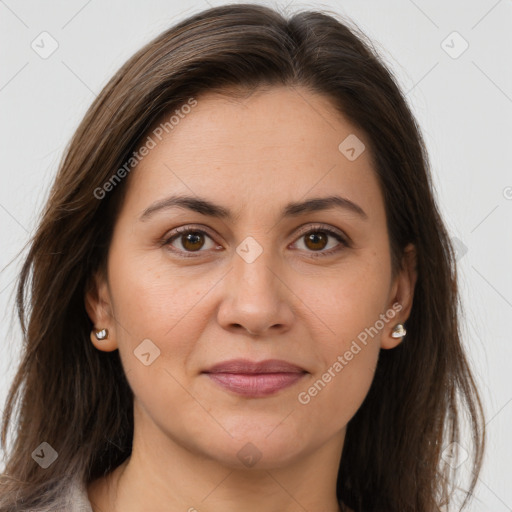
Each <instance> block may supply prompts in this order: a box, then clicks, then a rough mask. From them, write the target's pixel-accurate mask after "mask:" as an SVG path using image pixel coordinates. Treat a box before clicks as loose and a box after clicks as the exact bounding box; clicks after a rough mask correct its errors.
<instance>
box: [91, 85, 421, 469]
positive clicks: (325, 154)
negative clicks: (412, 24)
mask: <svg viewBox="0 0 512 512" xmlns="http://www.w3.org/2000/svg"><path fill="white" fill-rule="evenodd" d="M187 111H188V110H187ZM169 117H170V116H169ZM160 131H162V130H160ZM158 133H160V132H158ZM160 137H161V139H162V140H161V141H160V140H158V138H157V137H155V136H153V139H154V141H155V142H156V145H155V147H153V148H152V149H150V150H149V152H148V154H147V155H146V156H144V157H143V159H142V161H141V162H140V163H139V165H138V166H137V168H136V169H135V170H133V171H132V173H131V174H130V176H129V181H128V183H127V184H126V185H128V190H127V195H126V198H125V202H124V203H123V206H122V209H121V211H120V214H119V217H118V219H117V221H116V225H115V229H114V234H113V239H112V242H111V246H110V251H109V259H108V278H107V280H106V281H102V280H101V278H99V279H98V280H97V281H96V283H97V285H98V288H97V292H98V294H99V295H98V296H97V297H96V296H92V295H90V296H88V305H87V308H88V312H89V315H90V316H91V319H92V320H93V322H94V323H95V326H96V328H103V327H106V328H108V329H109V339H108V340H105V341H94V343H95V344H96V346H97V347H98V348H99V349H100V350H106V351H109V350H115V349H116V348H118V349H119V353H120V357H121V359H122V363H123V367H124V370H125V372H126V375H127V379H128V381H129V383H130V386H131V388H132V389H133V392H134V395H135V403H134V406H135V425H136V426H135V429H136V431H135V440H136V439H137V437H138V438H139V440H142V439H143V442H144V443H145V449H146V450H150V451H151V450H152V452H153V454H154V456H155V457H156V456H159V455H160V454H162V453H164V452H165V450H167V449H169V450H174V451H175V450H177V449H180V450H181V449H183V448H184V449H185V450H187V452H189V453H193V454H195V455H199V456H200V457H202V458H205V457H206V458H207V459H210V460H216V461H219V462H221V463H222V464H224V465H226V466H230V467H239V468H240V467H243V465H246V466H248V467H249V466H252V465H255V464H257V465H258V466H259V467H260V468H272V467H279V466H283V465H285V464H288V463H290V462H292V461H297V460H299V459H300V458H304V457H306V456H308V455H309V454H312V453H314V452H315V451H317V450H321V449H323V448H325V447H327V446H329V445H330V446H331V447H335V448H336V450H340V449H341V447H342V445H343V440H344V433H345V427H346V425H347V422H348V421H349V420H350V419H351V418H352V417H353V416H354V414H355V413H356V411H357V409H358V408H359V407H360V405H361V404H362V402H363V400H364V398H365V396H366V394H367V392H368V390H369V387H370V384H371V382H372V378H373V375H374V370H375V366H376V364H377V359H378V355H379V350H380V349H381V348H385V349H389V348H393V347H394V346H395V345H397V344H398V343H399V342H400V340H399V339H398V340H397V339H394V338H392V337H391V331H392V329H393V327H394V326H395V325H396V324H397V323H399V322H403V321H405V320H406V319H407V316H408V313H409V311H410V307H411V300H412V298H411V297H412V290H413V287H414V281H415V275H414V273H413V270H412V263H411V264H410V265H406V267H405V269H404V271H402V272H401V273H400V274H399V275H398V276H397V277H396V278H395V279H393V280H392V276H391V260H390V248H389V239H388V232H387V229H386V217H385V211H384V202H383V197H382V194H381V191H380V189H379V185H378V182H377V178H376V175H375V172H374V170H373V168H372V162H371V159H370V154H369V150H368V147H367V148H366V149H365V148H364V146H363V144H367V143H366V140H365V136H364V134H363V133H362V132H361V131H359V130H358V129H356V128H355V127H354V126H352V125H351V124H350V123H349V122H347V120H345V119H344V118H343V117H341V116H340V115H339V114H337V113H335V109H334V107H333V106H332V105H331V104H330V103H329V101H328V100H327V99H325V98H324V97H322V96H318V95H313V94H312V93H310V92H308V91H306V90H304V89H291V88H285V87H282V88H273V89H270V90H268V91H262V90H259V91H258V92H257V93H255V94H253V95H252V96H250V97H248V98H246V99H243V100H234V99H228V98H226V97H223V96H220V95H213V94H207V95H204V96H201V97H199V98H197V105H196V106H194V107H193V108H191V109H190V112H189V113H188V114H186V115H182V116H181V117H180V118H179V122H178V123H175V124H174V127H173V128H172V130H170V129H169V125H168V133H166V131H165V130H163V137H162V135H161V134H160ZM150 145H151V146H152V145H153V144H150ZM185 197H187V198H188V199H187V200H185V199H184V198H185ZM171 198H174V199H172V200H171ZM332 198H336V199H332ZM178 228H179V229H180V230H185V229H187V230H190V233H188V234H187V233H186V232H185V233H183V232H181V233H177V232H176V230H177V229H178ZM395 303H398V304H399V305H398V306H395V308H393V304H395ZM233 360H245V363H258V362H262V361H267V360H280V361H281V363H279V364H277V363H276V365H274V366H273V365H271V364H270V365H267V366H266V367H258V366H252V367H251V365H250V364H249V366H244V362H242V363H240V362H238V363H236V362H235V363H233V364H231V366H230V365H229V364H228V363H229V362H230V361H233ZM219 364H220V367H219V368H218V370H219V371H217V372H214V369H213V367H214V366H216V365H219ZM251 372H252V373H251ZM265 372H267V373H265ZM134 442H135V441H134Z"/></svg>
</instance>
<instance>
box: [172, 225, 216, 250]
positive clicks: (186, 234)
mask: <svg viewBox="0 0 512 512" xmlns="http://www.w3.org/2000/svg"><path fill="white" fill-rule="evenodd" d="M208 240H209V241H210V246H209V247H208ZM164 245H167V246H170V247H171V250H172V251H173V252H175V253H178V254H179V253H181V255H183V256H190V255H191V254H192V253H195V252H196V253H199V252H205V251H206V250H207V249H212V248H215V247H216V245H215V243H214V242H213V239H212V238H211V236H210V235H208V233H206V232H205V231H203V230H201V229H194V228H190V227H182V228H177V229H175V230H174V234H173V235H172V236H170V237H169V238H168V239H167V240H166V241H165V242H164ZM205 247H206V248H205ZM187 253H189V254H187Z"/></svg>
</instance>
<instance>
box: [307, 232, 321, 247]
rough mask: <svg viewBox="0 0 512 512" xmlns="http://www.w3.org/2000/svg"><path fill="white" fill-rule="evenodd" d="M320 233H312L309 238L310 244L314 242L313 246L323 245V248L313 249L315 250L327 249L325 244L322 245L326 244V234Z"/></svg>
mask: <svg viewBox="0 0 512 512" xmlns="http://www.w3.org/2000/svg"><path fill="white" fill-rule="evenodd" d="M318 233H320V235H318ZM318 233H311V234H310V235H309V236H308V237H307V239H308V241H309V242H312V243H313V244H318V243H320V244H321V245H322V247H313V249H323V248H324V247H325V243H324V244H322V241H323V242H325V234H323V233H322V232H321V231H319V232H318ZM310 248H311V247H310Z"/></svg>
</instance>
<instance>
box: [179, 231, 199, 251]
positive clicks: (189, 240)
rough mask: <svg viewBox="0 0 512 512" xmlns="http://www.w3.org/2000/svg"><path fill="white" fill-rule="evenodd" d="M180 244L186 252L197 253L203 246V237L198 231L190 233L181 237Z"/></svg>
mask: <svg viewBox="0 0 512 512" xmlns="http://www.w3.org/2000/svg"><path fill="white" fill-rule="evenodd" d="M181 244H182V246H183V247H184V248H185V249H186V250H187V251H197V250H199V249H201V247H202V246H203V245H204V235H203V233H201V232H200V231H190V232H189V233H187V234H185V235H181Z"/></svg>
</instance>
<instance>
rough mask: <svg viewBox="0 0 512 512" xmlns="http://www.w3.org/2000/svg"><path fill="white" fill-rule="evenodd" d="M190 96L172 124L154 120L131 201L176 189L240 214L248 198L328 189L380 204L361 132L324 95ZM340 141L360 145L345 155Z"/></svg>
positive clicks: (284, 197) (293, 196) (297, 91)
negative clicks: (192, 100) (216, 200)
mask: <svg viewBox="0 0 512 512" xmlns="http://www.w3.org/2000/svg"><path fill="white" fill-rule="evenodd" d="M196 101H197V103H196V104H195V106H194V107H192V108H190V109H187V110H186V111H182V112H181V115H179V116H178V115H176V116H175V117H174V118H173V120H174V122H173V123H172V127H171V126H170V125H169V124H168V125H167V129H162V126H163V125H162V124H160V127H161V128H160V132H161V134H160V136H159V138H160V139H161V140H159V139H158V138H156V137H154V136H153V139H154V140H155V142H156V145H155V146H154V147H153V148H152V149H151V150H150V151H149V153H148V154H147V155H146V156H145V157H144V158H143V159H142V160H141V161H140V163H139V164H138V166H137V168H136V170H135V171H133V172H132V174H130V187H129V189H131V190H130V191H129V192H128V195H131V196H132V199H133V198H136V199H137V198H138V199H139V201H136V202H140V201H142V200H143V198H144V200H147V199H158V198H160V197H164V196H165V195H168V194H170V193H176V192H181V193H187V194H191V193H192V194H197V195H200V196H203V197H219V196H222V197H223V198H226V200H230V202H231V204H233V205H235V206H234V211H235V213H240V212H241V211H242V209H243V208H244V207H245V206H247V205H248V204H252V203H254V202H260V203H261V201H266V202H267V203H268V202H269V201H271V202H275V201H278V202H279V204H284V203H285V202H289V201H293V200H297V199H298V198H302V197H304V196H307V195H314V196H319V195H322V194H327V193H331V192H333V191H334V190H336V192H337V193H340V194H342V195H344V196H346V197H350V199H352V200H353V201H355V202H358V203H359V204H361V203H362V204H365V205H366V206H367V208H365V210H366V211H367V212H368V210H371V209H372V207H373V206H374V205H375V202H376V201H377V202H379V201H380V202H381V201H382V197H381V195H380V190H379V187H378V183H377V180H376V176H375V173H374V170H373V165H372V159H371V155H370V151H369V148H368V141H367V140H366V138H365V135H364V134H363V133H362V132H361V131H360V130H359V129H357V128H356V127H355V126H353V125H352V124H351V123H350V122H349V121H348V120H347V119H345V118H344V117H343V116H342V115H341V114H340V113H339V112H338V111H337V110H336V109H335V107H334V105H333V103H332V102H331V101H330V100H329V99H327V98H325V97H324V96H321V95H318V94H313V93H311V92H309V91H307V90H305V89H302V88H290V87H276V88H272V89H267V90H257V91H256V92H255V93H253V94H251V95H248V96H246V97H240V96H237V97H230V96H226V95H225V94H218V93H206V94H203V95H201V96H199V97H197V98H196ZM185 112H187V113H185ZM172 114H173V113H169V115H168V116H167V117H165V116H164V117H163V118H162V121H163V122H165V121H166V120H169V119H170V117H171V115H172ZM164 128H165V127H164ZM153 131H154V127H153V128H152V132H153ZM149 136H151V133H149ZM344 141H349V142H350V143H351V144H352V145H354V144H353V142H355V143H356V144H359V146H357V147H356V150H357V151H358V152H359V151H361V148H363V147H365V146H366V149H364V150H363V151H362V152H361V153H360V154H359V156H357V158H355V159H353V158H352V159H349V158H347V154H346V153H345V152H344V151H345V150H346V146H347V143H345V142H344ZM340 144H341V149H340ZM363 144H364V146H363ZM349 145H350V144H349ZM132 203H133V201H132ZM139 206H140V205H139ZM276 206H278V205H277V204H276Z"/></svg>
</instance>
